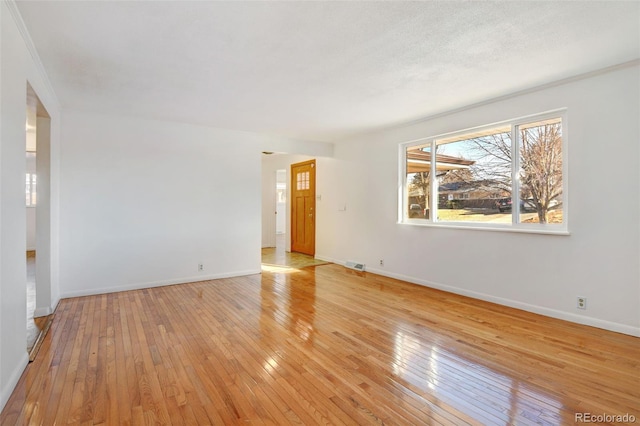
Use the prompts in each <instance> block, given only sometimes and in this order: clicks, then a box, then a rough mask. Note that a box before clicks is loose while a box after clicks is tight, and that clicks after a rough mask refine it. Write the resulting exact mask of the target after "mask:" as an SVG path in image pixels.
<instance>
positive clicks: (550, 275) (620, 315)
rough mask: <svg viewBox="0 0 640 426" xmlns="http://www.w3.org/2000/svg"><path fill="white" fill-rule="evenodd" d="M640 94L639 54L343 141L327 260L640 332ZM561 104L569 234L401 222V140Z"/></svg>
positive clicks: (322, 233) (327, 227)
mask: <svg viewBox="0 0 640 426" xmlns="http://www.w3.org/2000/svg"><path fill="white" fill-rule="evenodd" d="M639 93H640V71H639V66H638V65H637V63H636V65H634V66H626V67H622V68H619V69H616V70H613V71H609V72H606V73H601V74H598V75H592V76H590V77H589V78H584V79H580V80H575V81H572V82H565V83H564V84H562V85H557V86H554V87H547V88H544V89H540V90H536V91H531V92H528V93H526V94H520V95H518V96H514V97H511V98H507V99H502V100H500V101H496V102H493V103H487V104H484V105H481V106H476V107H473V108H469V109H467V110H462V111H458V112H455V113H451V114H448V115H442V116H439V117H435V118H432V119H430V120H426V121H422V122H419V123H415V124H413V125H407V126H404V127H399V128H395V129H390V130H387V131H383V132H378V133H374V134H369V135H365V136H360V137H356V138H353V139H351V140H345V141H341V142H339V143H336V146H335V160H332V161H330V162H329V163H328V164H326V165H325V166H324V168H325V170H324V172H325V173H328V177H327V179H326V180H325V181H324V182H323V184H325V185H327V186H328V187H330V188H331V191H330V192H329V191H328V192H327V193H326V194H325V198H324V199H323V203H325V205H326V207H327V208H326V209H325V214H324V215H323V216H322V218H321V221H320V223H321V226H319V227H318V235H319V238H318V242H317V243H318V246H317V257H321V258H324V259H327V260H333V261H337V262H344V261H345V260H347V259H356V260H358V261H362V262H365V263H366V264H367V268H368V270H370V271H375V272H379V273H381V274H384V275H389V276H394V277H399V278H402V279H406V280H408V281H412V282H415V283H419V284H424V285H428V286H432V287H436V288H442V289H445V290H449V291H453V292H456V293H461V294H466V295H470V296H473V297H477V298H481V299H486V300H491V301H496V302H498V303H502V304H505V305H510V306H514V307H518V308H522V309H525V310H529V311H533V312H538V313H542V314H545V315H549V316H553V317H558V318H564V319H568V320H570V321H575V322H579V323H584V324H590V325H594V326H597V327H602V328H606V329H610V330H615V331H620V332H623V333H628V334H633V335H640V266H639V265H640V261H639V260H640V248H639V245H640V220H639V219H638V218H639V217H640V202H639V199H640V198H639V196H640V186H639V184H640V174H639V172H638V164H639V162H638V159H639V157H640V153H639V145H640V144H639V140H640V129H639V126H638V117H640V96H639ZM563 107H567V108H568V112H567V116H568V119H567V123H566V125H565V134H566V135H567V136H568V143H569V150H568V152H567V153H565V161H568V167H569V176H568V177H567V179H568V187H569V192H568V200H569V201H568V207H569V208H568V210H569V215H570V216H569V218H568V225H569V231H570V233H571V234H570V235H569V236H550V235H531V234H523V233H506V232H489V231H477V230H463V229H443V228H434V227H422V226H412V225H401V224H397V211H398V144H399V143H402V142H406V141H410V140H414V139H418V138H422V137H427V136H431V135H437V134H441V133H446V132H452V131H456V130H462V129H466V128H469V127H474V126H479V125H483V124H489V123H493V122H498V121H501V120H505V119H510V118H516V117H521V116H526V115H530V114H535V113H540V112H544V111H549V110H553V109H557V108H563ZM329 170H330V171H329ZM343 205H346V207H347V208H346V211H344V210H342V209H340V207H341V206H343ZM318 214H319V216H320V212H319V213H318ZM380 259H384V267H380V266H379V260H380ZM577 296H584V297H587V298H588V309H587V310H586V311H580V310H577V309H576V297H577Z"/></svg>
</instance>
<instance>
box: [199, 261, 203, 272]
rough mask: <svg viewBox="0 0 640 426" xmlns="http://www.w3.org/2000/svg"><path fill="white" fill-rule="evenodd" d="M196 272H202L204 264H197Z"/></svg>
mask: <svg viewBox="0 0 640 426" xmlns="http://www.w3.org/2000/svg"><path fill="white" fill-rule="evenodd" d="M198 271H204V263H202V262H201V263H198Z"/></svg>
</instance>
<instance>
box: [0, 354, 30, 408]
mask: <svg viewBox="0 0 640 426" xmlns="http://www.w3.org/2000/svg"><path fill="white" fill-rule="evenodd" d="M27 364H29V354H28V353H27V350H26V348H25V351H24V355H23V356H22V358H20V361H19V362H18V363H16V368H15V369H14V370H13V372H12V373H11V376H10V377H9V378H8V380H7V381H5V382H4V383H2V390H1V391H0V392H1V393H0V411H2V410H3V409H4V406H5V405H7V401H9V397H10V396H11V394H12V393H13V390H14V389H15V387H16V385H17V384H18V381H19V380H20V376H22V373H23V372H24V369H25V368H26V367H27Z"/></svg>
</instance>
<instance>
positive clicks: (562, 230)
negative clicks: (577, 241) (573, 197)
mask: <svg viewBox="0 0 640 426" xmlns="http://www.w3.org/2000/svg"><path fill="white" fill-rule="evenodd" d="M398 224H399V225H408V226H420V227H426V228H443V229H463V230H466V231H491V232H512V233H513V232H515V233H520V234H544V235H564V236H568V235H571V233H570V232H569V230H568V229H567V228H566V227H565V226H557V227H555V226H554V227H549V226H544V225H542V226H531V225H527V226H526V227H520V226H513V225H511V226H496V225H494V224H486V225H485V224H477V223H473V224H472V223H468V222H464V223H455V224H453V223H445V222H436V223H434V222H426V221H424V220H423V221H422V222H421V221H420V220H416V219H408V220H405V221H400V222H398Z"/></svg>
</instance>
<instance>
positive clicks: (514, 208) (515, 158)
mask: <svg viewBox="0 0 640 426" xmlns="http://www.w3.org/2000/svg"><path fill="white" fill-rule="evenodd" d="M519 147H520V140H519V136H518V126H517V125H512V126H511V223H513V224H514V225H515V224H517V223H520V149H519Z"/></svg>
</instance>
